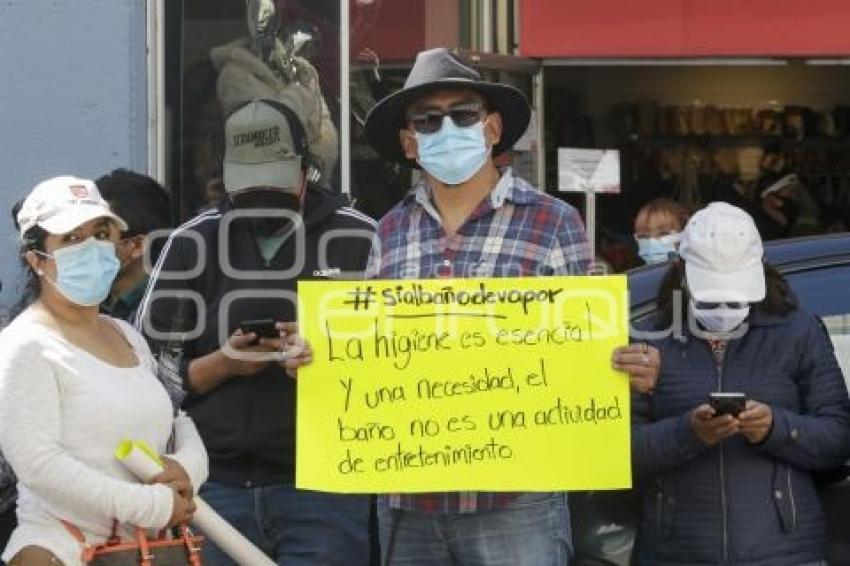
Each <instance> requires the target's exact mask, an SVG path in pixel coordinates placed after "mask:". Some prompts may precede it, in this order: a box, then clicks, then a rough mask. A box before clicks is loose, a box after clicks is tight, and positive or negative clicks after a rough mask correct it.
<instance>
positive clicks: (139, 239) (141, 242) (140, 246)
mask: <svg viewBox="0 0 850 566" xmlns="http://www.w3.org/2000/svg"><path fill="white" fill-rule="evenodd" d="M146 240H147V236H145V235H144V234H139V235H137V236H133V237H132V238H130V260H131V261H136V260H137V259H141V258H143V257H144V256H145V241H146Z"/></svg>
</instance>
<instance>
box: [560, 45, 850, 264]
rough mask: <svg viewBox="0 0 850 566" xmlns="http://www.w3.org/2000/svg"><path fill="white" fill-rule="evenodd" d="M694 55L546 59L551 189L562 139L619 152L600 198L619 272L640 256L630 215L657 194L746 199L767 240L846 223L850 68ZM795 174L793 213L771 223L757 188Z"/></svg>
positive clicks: (607, 248) (605, 234)
mask: <svg viewBox="0 0 850 566" xmlns="http://www.w3.org/2000/svg"><path fill="white" fill-rule="evenodd" d="M689 63H690V64H685V62H682V63H679V64H675V63H671V64H649V63H648V62H643V63H642V64H633V65H589V64H588V65H571V66H567V65H556V66H548V67H546V68H545V84H546V91H545V116H546V118H545V127H546V137H545V140H546V152H547V160H546V163H547V188H548V189H549V190H550V191H551V192H556V190H557V189H556V188H557V166H558V161H557V148H558V147H579V148H604V149H618V150H619V151H620V155H621V168H622V183H621V193H620V194H619V195H599V196H598V197H597V227H598V228H597V250H598V255H600V256H601V257H602V259H604V260H605V261H607V262H608V263H609V264H610V265H611V267H612V268H613V269H614V270H615V271H622V270H624V269H627V268H630V267H634V266H636V265H639V264H640V261H639V260H638V259H637V257H636V250H635V245H634V240H633V238H632V232H633V220H634V218H635V215H636V213H637V211H638V210H639V209H640V207H641V206H642V205H643V204H645V203H646V202H648V201H650V200H652V199H654V198H657V197H670V198H673V199H675V200H676V201H678V202H681V203H682V204H684V205H686V206H687V207H688V208H689V209H690V210H695V209H697V208H699V207H700V206H702V205H704V204H705V203H707V202H710V201H713V200H725V201H728V202H731V203H733V204H736V205H738V206H742V207H745V208H747V209H749V210H750V211H751V213H753V215H754V216H757V217H758V216H761V217H766V218H767V220H768V221H767V222H765V223H760V229H762V232H763V236H764V237H765V239H772V238H776V237H789V236H803V235H808V234H815V233H824V232H831V231H846V230H847V229H848V226H850V67H847V66H844V65H841V64H837V62H830V61H818V62H804V61H783V60H775V61H769V60H766V61H763V62H761V61H760V62H758V64H725V63H727V62H723V63H724V64H694V62H689ZM728 63H738V62H735V61H734V60H733V61H731V62H728ZM792 173H793V174H796V175H797V176H798V181H799V183H797V186H796V187H795V188H794V189H793V190H790V191H787V192H789V193H791V194H790V195H789V199H788V200H789V204H788V205H787V206H789V209H788V210H791V211H792V215H793V220H791V218H792V215H788V220H789V222H788V223H786V224H787V225H780V226H778V225H776V223H773V224H771V223H770V222H769V221H770V218H769V217H767V216H766V215H765V211H766V208H767V207H768V206H770V203H769V202H767V199H763V198H762V197H761V194H762V192H763V191H764V190H765V189H766V188H768V187H770V186H773V185H772V183H774V182H775V181H776V180H777V179H781V178H784V177H785V176H786V175H788V174H792ZM561 196H562V197H563V198H566V199H567V200H570V201H573V202H574V203H575V204H576V205H577V206H579V207H582V206H583V202H584V200H583V197H582V196H581V195H574V194H569V195H561Z"/></svg>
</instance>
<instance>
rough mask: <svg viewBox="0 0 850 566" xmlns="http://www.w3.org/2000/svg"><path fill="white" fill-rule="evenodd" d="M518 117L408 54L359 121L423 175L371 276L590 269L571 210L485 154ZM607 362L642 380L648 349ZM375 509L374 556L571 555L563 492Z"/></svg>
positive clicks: (646, 379) (482, 558)
mask: <svg viewBox="0 0 850 566" xmlns="http://www.w3.org/2000/svg"><path fill="white" fill-rule="evenodd" d="M529 116H530V108H529V105H528V102H527V101H526V99H525V97H524V96H523V94H522V93H521V92H520V91H518V90H517V89H515V88H513V87H510V86H507V85H502V84H495V83H489V82H485V81H482V79H481V76H480V75H479V74H478V72H477V71H475V70H474V69H472V68H470V67H469V66H467V65H466V64H465V63H464V62H462V61H461V60H459V59H458V58H457V57H456V56H455V55H454V54H453V53H451V52H450V51H448V50H447V49H444V48H438V49H431V50H429V51H424V52H422V53H419V55H418V56H417V58H416V62H415V64H414V66H413V69H412V70H411V73H410V76H409V77H408V79H407V81H406V82H405V85H404V88H403V89H402V90H400V91H398V92H396V93H394V94H392V95H390V96H388V97H386V98H385V99H384V100H382V101H381V102H379V103H378V104H377V105H376V106H375V107H374V108H373V109H372V111H371V112H370V113H369V116H368V117H367V119H366V134H367V136H368V139H369V142H370V143H371V144H372V146H373V147H374V148H375V150H377V151H378V152H379V153H380V154H382V155H383V156H384V157H386V158H387V159H390V160H392V161H395V162H397V163H402V164H406V165H409V166H410V167H416V168H421V169H422V181H421V182H420V183H419V184H418V185H416V186H415V187H413V189H412V190H411V191H410V192H409V193H408V194H407V195H406V196H405V197H404V199H403V200H402V201H401V202H400V203H399V204H398V205H397V206H396V207H395V208H393V209H392V210H391V211H390V212H389V213H387V215H386V216H384V218H383V219H382V220H381V221H380V223H379V225H378V239H379V243H380V246H375V247H374V248H373V250H372V257H371V258H370V267H369V269H368V273H369V275H370V276H371V277H376V278H379V279H412V278H436V277H493V276H530V277H533V276H540V275H580V274H584V273H585V272H586V271H587V268H588V265H589V263H590V256H589V248H588V245H587V241H586V238H585V232H584V227H583V225H582V221H581V218H580V217H579V214H578V212H577V211H576V210H575V209H574V208H573V207H571V206H569V205H568V204H566V203H564V202H562V201H560V200H558V199H555V198H553V197H551V196H548V195H546V194H545V193H543V192H540V191H538V190H536V189H534V188H533V187H531V186H530V185H529V184H528V183H527V182H525V181H524V180H523V179H520V178H519V177H517V176H516V175H514V173H513V172H512V170H511V169H510V168H506V169H505V170H503V171H500V170H499V169H498V168H497V167H496V165H495V164H494V162H493V158H494V157H495V156H497V155H499V154H500V153H502V152H504V151H506V150H509V149H510V148H511V147H512V146H513V144H514V143H515V142H516V141H517V140H518V139H519V138H520V136H521V135H522V134H523V132H524V131H525V129H526V127H527V126H528V122H529ZM614 359H615V367H616V368H617V369H623V370H624V371H628V372H629V373H631V374H632V380H633V384H635V386H636V387H638V386H639V387H640V388H642V389H644V390H645V389H649V388H651V387H652V384H654V378H655V376H656V375H657V369H658V355H657V352H656V351H654V350H653V349H651V348H647V347H646V345H637V346H632V347H630V348H624V349H622V350H621V351H619V352H617V353H615V358H614ZM458 369H459V370H466V369H473V368H458ZM461 373H462V372H461ZM459 377H460V376H459ZM533 473H534V470H529V474H533ZM378 510H379V519H380V530H381V543H382V544H381V547H382V552H383V554H384V556H383V563H385V564H393V565H406V564H411V565H412V564H417V565H419V566H422V565H428V564H433V565H434V566H437V565H439V566H445V565H452V564H463V565H464V566H467V565H469V566H478V565H482V566H484V565H495V564H499V565H508V564H510V565H511V566H525V565H527V566H539V565H541V564H547V565H548V564H552V565H564V564H567V561H568V558H569V554H570V533H569V511H568V509H567V498H566V494H564V493H481V492H453V493H436V494H412V495H411V494H403V495H389V496H386V497H382V498H380V500H379V505H378Z"/></svg>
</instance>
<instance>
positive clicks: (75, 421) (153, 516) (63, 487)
mask: <svg viewBox="0 0 850 566" xmlns="http://www.w3.org/2000/svg"><path fill="white" fill-rule="evenodd" d="M110 320H111V321H113V322H114V323H116V324H117V325H118V326H119V328H120V329H121V330H122V331H123V333H124V336H125V337H126V338H127V341H128V342H129V343H130V344H131V345H132V347H133V350H134V351H135V353H136V357H137V359H138V364H137V365H136V366H135V367H130V368H121V367H116V366H113V365H111V364H109V363H107V362H105V361H103V360H101V359H99V358H97V357H95V356H94V355H92V354H90V353H89V352H87V351H85V350H83V349H81V348H78V347H77V346H75V345H73V344H70V343H69V342H67V341H66V340H64V339H63V338H62V337H61V336H60V335H59V334H57V333H56V332H55V331H53V330H51V329H50V328H47V327H45V326H43V325H41V324H39V323H38V322H36V321H34V320H33V316H32V312H31V311H25V312H24V313H23V314H21V315H20V316H19V317H18V318H16V319H15V320H14V321H13V322H12V323H11V324H10V325H9V326H7V327H6V328H5V329H4V330H3V332H2V333H0V450H2V452H3V454H4V455H5V456H6V458H7V459H8V460H9V463H10V464H11V465H12V468H13V469H14V470H15V473H16V474H17V476H18V489H19V499H18V523H19V526H18V528H17V529H16V530H15V532H14V533H13V534H12V538H11V540H10V541H9V545H8V546H7V547H6V551H5V552H4V553H3V559H4V560H6V561H8V560H9V559H10V558H11V557H12V556H14V555H15V554H16V553H17V552H18V551H20V550H21V549H22V548H24V547H25V546H27V545H37V546H41V547H44V548H46V549H48V550H50V551H51V552H53V553H54V554H55V555H56V556H57V558H59V559H60V560H62V561H63V562H64V563H65V564H66V565H68V566H72V565H77V564H81V562H80V556H81V552H82V547H81V546H80V544H79V543H78V542H77V541H76V540H74V539H73V538H72V537H71V535H70V533H69V532H68V531H67V529H65V527H64V526H63V525H62V524H61V522H60V521H59V519H64V520H66V521H69V522H71V523H73V524H74V525H76V526H77V527H79V528H80V530H82V532H83V534H84V535H85V537H86V541H87V542H89V543H98V542H102V541H104V540H106V538H108V536H109V535H110V534H111V530H112V525H113V519H117V520H118V521H119V523H120V524H122V525H124V527H123V528H122V529H121V532H122V534H123V535H124V536H128V535H130V534H131V530H130V526H132V525H135V526H139V527H143V528H157V529H158V528H162V527H163V526H165V525H166V524H167V523H168V520H169V518H170V517H171V512H172V505H173V495H172V490H171V488H169V487H167V486H164V485H142V484H139V483H138V480H136V479H135V478H134V477H133V476H132V475H131V474H130V472H128V471H127V470H126V469H125V468H124V467H123V466H122V465H121V463H120V462H118V460H116V459H115V456H114V453H115V449H116V448H117V446H118V444H119V443H120V442H121V441H123V440H126V439H134V440H144V441H146V442H147V443H148V444H149V445H150V446H152V447H154V448H155V449H156V450H157V451H159V453H160V454H165V451H166V445H167V443H168V439H169V437H170V436H171V434H172V427H173V429H174V433H175V452H174V454H172V455H171V457H173V458H174V459H175V460H177V461H178V462H179V463H180V464H181V465H182V466H183V468H184V469H185V470H186V472H187V474H188V475H189V477H190V479H191V480H192V485H193V487H194V488H195V489H197V488H198V487H200V485H201V484H202V483H203V482H204V481H205V480H206V477H207V455H206V451H205V450H204V447H203V443H202V442H201V439H200V437H199V435H198V432H197V430H196V429H195V426H194V424H193V423H192V421H191V420H190V419H189V418H188V417H185V416H179V417H176V418H175V417H174V416H173V413H172V406H171V402H170V400H169V398H168V395H167V394H166V392H165V389H164V388H163V387H162V385H161V384H160V383H159V381H158V380H157V378H156V373H155V365H154V364H155V363H156V362H155V361H154V358H153V356H152V355H151V352H150V350H149V348H148V346H147V344H146V343H145V341H144V339H143V338H142V337H141V335H139V334H138V332H136V331H135V330H134V329H133V328H132V327H131V326H130V325H129V324H127V323H125V322H123V321H121V320H118V319H110Z"/></svg>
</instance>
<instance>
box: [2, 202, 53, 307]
mask: <svg viewBox="0 0 850 566" xmlns="http://www.w3.org/2000/svg"><path fill="white" fill-rule="evenodd" d="M19 204H20V203H19ZM15 206H16V207H17V205H15ZM12 211H13V212H14V211H15V208H13V209H12ZM16 216H17V215H16ZM46 239H47V231H46V230H45V229H44V228H42V227H40V226H33V227H32V228H30V229H29V230H27V231H26V233H25V234H24V239H23V243H22V244H21V248H20V258H21V264H22V265H23V268H24V271H25V273H26V275H25V277H26V281H25V282H24V288H23V290H22V291H21V296H20V298H19V299H18V301H17V303H15V305H14V306H13V307H12V309H11V311H10V312H9V315H10V316H11V317H12V318H14V317H16V316H18V315H19V314H21V313H22V312H24V310H25V309H26V308H27V307H28V306H30V305H31V304H32V303H33V301H35V300H36V299H37V298H38V296H39V295H40V294H41V279H39V277H38V275H37V274H36V273H35V272H34V271H33V270H32V268H31V267H30V266H29V264H28V263H27V259H26V253H27V252H29V251H38V252H45V251H46V250H47V249H46V247H45V240H46Z"/></svg>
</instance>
